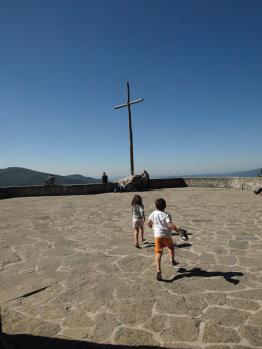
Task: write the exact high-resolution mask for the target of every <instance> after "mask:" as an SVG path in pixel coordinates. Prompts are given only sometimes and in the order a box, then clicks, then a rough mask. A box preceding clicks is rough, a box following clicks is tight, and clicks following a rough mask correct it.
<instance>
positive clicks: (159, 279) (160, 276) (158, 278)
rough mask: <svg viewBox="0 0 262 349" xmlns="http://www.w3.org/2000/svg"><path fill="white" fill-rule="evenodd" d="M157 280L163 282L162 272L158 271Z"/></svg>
mask: <svg viewBox="0 0 262 349" xmlns="http://www.w3.org/2000/svg"><path fill="white" fill-rule="evenodd" d="M156 279H157V281H162V280H163V279H162V274H161V271H158V272H157V273H156Z"/></svg>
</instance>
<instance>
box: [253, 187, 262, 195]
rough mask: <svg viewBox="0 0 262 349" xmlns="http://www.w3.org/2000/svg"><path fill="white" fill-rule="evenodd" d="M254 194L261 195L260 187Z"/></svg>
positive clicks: (261, 188) (261, 189)
mask: <svg viewBox="0 0 262 349" xmlns="http://www.w3.org/2000/svg"><path fill="white" fill-rule="evenodd" d="M254 193H255V194H256V195H258V194H261V193H262V187H260V188H258V189H257V190H254ZM261 195H262V194H261Z"/></svg>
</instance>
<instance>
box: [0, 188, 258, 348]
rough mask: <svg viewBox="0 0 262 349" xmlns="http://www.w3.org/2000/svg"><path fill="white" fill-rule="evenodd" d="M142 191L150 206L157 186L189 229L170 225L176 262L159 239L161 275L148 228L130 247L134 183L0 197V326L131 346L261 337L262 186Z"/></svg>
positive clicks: (202, 344) (210, 344)
mask: <svg viewBox="0 0 262 349" xmlns="http://www.w3.org/2000/svg"><path fill="white" fill-rule="evenodd" d="M140 194H141V196H142V198H143V202H144V205H145V212H146V215H148V214H149V213H150V212H151V211H152V210H153V209H154V201H155V199H157V198H159V197H163V198H165V199H166V201H167V211H168V212H169V213H170V214H171V215H172V218H173V221H174V222H175V223H176V224H177V225H178V226H179V227H182V228H185V229H187V231H188V233H189V234H190V235H189V241H186V242H185V241H183V240H181V239H180V237H179V236H176V235H175V236H174V241H175V242H176V249H175V254H176V258H177V260H178V261H179V263H180V264H179V265H178V266H177V267H175V268H174V267H171V266H170V265H169V261H168V256H167V253H166V251H165V253H164V257H163V260H162V264H163V268H162V274H163V278H164V281H163V282H158V281H156V280H155V268H154V244H153V235H152V231H151V229H149V228H145V238H146V243H143V244H142V243H141V247H142V248H141V249H136V248H135V247H134V242H133V236H132V228H131V213H130V202H131V200H132V197H133V195H134V193H116V194H115V193H107V194H99V195H86V196H64V197H38V198H36V197H34V198H14V199H8V200H1V201H0V305H1V322H2V331H3V333H5V334H9V335H14V334H31V335H34V336H43V337H48V338H51V337H52V338H62V339H71V340H73V339H74V340H82V341H87V342H94V343H107V344H115V345H126V346H127V347H130V346H139V345H140V346H141V345H148V346H162V347H166V348H192V349H198V348H205V349H238V348H239V349H251V348H262V197H261V196H255V195H254V194H253V193H252V192H251V191H241V190H234V189H231V190H230V189H214V188H212V189H211V188H179V189H161V190H154V191H148V192H141V193H140ZM4 345H6V347H7V344H6V342H5V343H4V342H2V346H4ZM8 345H9V344H8ZM0 346H1V337H0ZM9 347H10V348H11V346H10V345H9ZM41 348H48V344H46V346H45V345H44V344H43V345H42V346H41Z"/></svg>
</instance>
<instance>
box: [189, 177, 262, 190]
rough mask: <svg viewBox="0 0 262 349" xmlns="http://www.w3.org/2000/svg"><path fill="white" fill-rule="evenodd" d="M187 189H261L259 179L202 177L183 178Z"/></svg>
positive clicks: (261, 185)
mask: <svg viewBox="0 0 262 349" xmlns="http://www.w3.org/2000/svg"><path fill="white" fill-rule="evenodd" d="M185 183H186V186H188V187H210V188H235V189H243V190H255V189H256V188H260V187H262V178H261V177H203V178H197V177H194V178H185Z"/></svg>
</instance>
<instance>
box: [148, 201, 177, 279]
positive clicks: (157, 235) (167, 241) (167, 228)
mask: <svg viewBox="0 0 262 349" xmlns="http://www.w3.org/2000/svg"><path fill="white" fill-rule="evenodd" d="M155 206H156V210H155V211H153V212H152V213H151V214H150V216H149V217H148V222H147V225H148V226H149V227H150V228H153V229H154V240H155V263H156V272H157V274H156V279H157V280H158V281H161V280H162V274H161V258H162V253H163V247H167V248H168V252H169V255H170V258H171V264H172V265H173V266H175V265H176V264H178V263H177V262H176V261H175V259H174V246H173V240H172V230H175V231H177V232H178V231H179V229H178V228H177V227H176V225H175V224H174V223H172V218H171V216H170V214H169V213H167V212H165V208H166V201H165V200H164V199H157V200H156V201H155Z"/></svg>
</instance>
